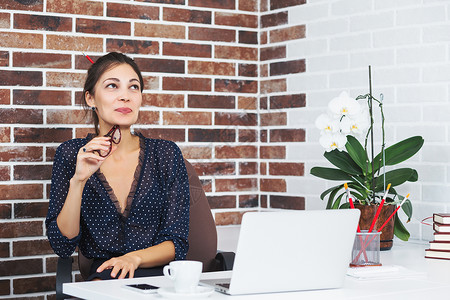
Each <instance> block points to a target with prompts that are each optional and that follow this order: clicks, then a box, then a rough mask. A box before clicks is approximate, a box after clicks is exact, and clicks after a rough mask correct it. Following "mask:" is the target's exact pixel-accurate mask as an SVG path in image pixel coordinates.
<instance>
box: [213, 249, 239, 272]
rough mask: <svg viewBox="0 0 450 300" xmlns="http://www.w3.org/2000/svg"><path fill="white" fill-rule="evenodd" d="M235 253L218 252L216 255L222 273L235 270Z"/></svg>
mask: <svg viewBox="0 0 450 300" xmlns="http://www.w3.org/2000/svg"><path fill="white" fill-rule="evenodd" d="M234 257H235V253H234V252H218V253H217V254H216V262H217V265H218V267H219V270H220V271H230V270H233V264H234Z"/></svg>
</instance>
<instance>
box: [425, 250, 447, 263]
mask: <svg viewBox="0 0 450 300" xmlns="http://www.w3.org/2000/svg"><path fill="white" fill-rule="evenodd" d="M425 258H438V259H449V260H450V251H448V250H431V249H426V250H425Z"/></svg>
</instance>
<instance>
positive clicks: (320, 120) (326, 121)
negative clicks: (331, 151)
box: [315, 114, 339, 134]
mask: <svg viewBox="0 0 450 300" xmlns="http://www.w3.org/2000/svg"><path fill="white" fill-rule="evenodd" d="M315 124H316V127H317V128H319V129H320V134H327V133H330V134H331V133H336V132H338V131H339V120H337V119H334V118H332V117H330V116H329V115H327V114H321V115H320V116H318V117H317V119H316V123H315Z"/></svg>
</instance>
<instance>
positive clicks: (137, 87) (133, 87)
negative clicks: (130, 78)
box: [131, 84, 140, 90]
mask: <svg viewBox="0 0 450 300" xmlns="http://www.w3.org/2000/svg"><path fill="white" fill-rule="evenodd" d="M131 89H133V90H139V89H140V88H139V85H137V84H133V85H132V86H131Z"/></svg>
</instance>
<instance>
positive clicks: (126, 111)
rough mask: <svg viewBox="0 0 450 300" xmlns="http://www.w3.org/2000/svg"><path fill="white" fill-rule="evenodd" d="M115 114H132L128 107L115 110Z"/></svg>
mask: <svg viewBox="0 0 450 300" xmlns="http://www.w3.org/2000/svg"><path fill="white" fill-rule="evenodd" d="M116 111H117V112H120V113H122V114H129V113H130V112H132V110H131V108H128V107H120V108H117V109H116Z"/></svg>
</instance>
